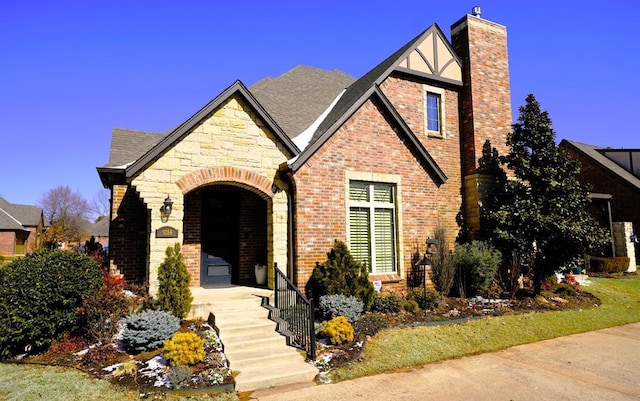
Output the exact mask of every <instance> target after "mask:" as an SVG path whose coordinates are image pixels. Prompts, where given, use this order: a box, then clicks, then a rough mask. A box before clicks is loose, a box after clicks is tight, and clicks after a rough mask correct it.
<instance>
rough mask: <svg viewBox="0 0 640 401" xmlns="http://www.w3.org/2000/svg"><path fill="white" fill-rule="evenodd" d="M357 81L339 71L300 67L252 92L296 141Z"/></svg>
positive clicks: (264, 82) (266, 79)
mask: <svg viewBox="0 0 640 401" xmlns="http://www.w3.org/2000/svg"><path fill="white" fill-rule="evenodd" d="M355 80H356V79H355V78H354V77H352V76H350V75H348V74H346V73H344V72H342V71H339V70H333V71H329V70H323V69H320V68H314V67H308V66H305V65H299V66H297V67H295V68H293V69H291V70H289V71H287V72H285V73H284V74H282V75H280V76H278V77H276V78H264V79H262V80H261V81H259V82H257V83H255V84H253V85H251V86H250V87H249V90H250V91H251V93H253V95H254V96H255V97H256V99H258V101H259V102H260V104H261V105H262V106H263V107H264V108H265V110H267V112H269V114H270V115H271V117H273V119H274V120H276V122H277V123H278V125H279V126H280V127H281V128H282V130H283V131H284V132H285V133H286V134H287V135H288V136H289V137H290V138H295V137H296V136H298V135H299V134H300V133H301V132H303V131H304V130H305V129H307V128H308V127H309V126H310V125H311V124H312V123H313V122H314V121H315V119H316V118H317V117H318V116H319V115H321V114H322V112H324V111H325V110H326V109H327V107H328V106H329V105H330V104H331V102H332V101H333V100H334V99H335V97H336V96H337V95H338V94H339V93H340V92H342V91H343V90H344V89H345V88H347V87H348V86H349V85H351V84H352V83H353V82H354V81H355Z"/></svg>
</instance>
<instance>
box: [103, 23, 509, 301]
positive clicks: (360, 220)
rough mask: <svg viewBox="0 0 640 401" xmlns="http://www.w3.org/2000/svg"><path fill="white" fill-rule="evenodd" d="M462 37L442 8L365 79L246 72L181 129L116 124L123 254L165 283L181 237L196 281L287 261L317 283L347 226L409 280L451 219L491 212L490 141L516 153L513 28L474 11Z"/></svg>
mask: <svg viewBox="0 0 640 401" xmlns="http://www.w3.org/2000/svg"><path fill="white" fill-rule="evenodd" d="M451 37H452V40H451V42H449V40H448V39H447V38H446V36H445V34H444V33H443V32H442V31H441V29H440V28H439V27H438V25H436V24H434V25H432V26H431V27H429V28H428V29H426V30H425V31H423V32H422V33H420V34H419V35H417V36H416V37H415V38H413V39H412V40H411V41H409V42H408V43H406V44H405V45H403V46H402V47H400V48H399V49H398V50H397V51H396V52H395V53H393V54H392V55H391V56H389V57H388V58H387V59H385V60H384V61H382V62H381V63H380V64H378V65H377V66H375V67H374V68H373V69H372V70H371V71H369V72H368V73H366V74H365V75H364V76H363V77H361V78H359V79H355V78H353V77H350V76H349V75H347V74H345V73H343V72H340V71H338V70H333V71H326V70H320V69H317V68H312V67H307V66H298V67H295V68H294V69H292V70H290V71H288V72H286V73H284V74H283V75H281V76H279V77H277V78H265V79H263V80H262V81H260V82H258V83H256V84H255V85H253V86H251V87H248V88H247V87H246V86H245V85H244V84H243V83H242V82H240V81H236V82H235V83H233V84H232V85H231V86H229V87H228V88H227V89H225V90H224V91H223V92H222V93H220V94H219V95H218V96H217V97H215V98H214V99H213V100H212V101H211V102H210V103H208V104H207V105H205V106H204V107H203V108H202V109H200V110H199V111H197V112H196V113H195V114H194V115H193V116H192V117H190V118H189V119H187V120H186V121H185V122H183V123H182V124H180V125H178V126H177V128H174V129H172V130H171V131H169V132H165V133H160V134H154V133H149V132H144V131H132V130H124V129H114V130H113V133H112V138H111V151H110V154H109V162H108V163H107V164H106V165H105V166H103V167H99V168H98V173H99V175H100V178H101V180H102V183H103V185H104V186H105V188H109V189H110V190H111V198H112V211H111V213H112V214H111V224H110V232H109V240H110V247H109V249H110V262H111V266H112V269H113V270H114V271H116V270H117V271H120V272H121V273H122V274H123V275H124V277H125V278H126V279H127V280H129V281H145V280H148V281H149V283H150V291H151V292H152V293H154V292H155V291H156V289H157V285H158V281H157V268H158V265H160V263H161V262H162V261H163V259H164V257H165V250H166V248H167V247H168V246H170V245H173V244H175V243H176V242H177V243H180V244H181V246H182V252H183V254H184V259H185V263H186V264H187V267H188V269H189V272H190V274H191V285H192V286H200V285H202V286H207V285H210V284H214V283H218V282H220V277H218V276H220V275H226V274H227V272H228V273H229V276H228V277H227V279H228V280H229V281H230V282H231V283H233V284H239V285H251V284H255V278H254V265H256V264H266V265H267V266H268V267H269V283H270V285H272V283H273V274H274V273H273V266H274V265H277V266H278V268H279V269H280V270H282V271H283V272H284V273H285V274H287V276H288V277H289V278H290V279H291V280H292V281H293V282H294V283H295V284H296V285H298V286H299V287H304V285H305V283H306V282H307V280H308V279H309V277H310V275H311V273H312V271H313V269H314V267H315V265H316V262H320V263H322V262H323V261H325V260H326V254H327V252H328V251H329V250H330V249H331V247H332V245H333V243H334V241H335V240H342V241H345V242H346V243H347V244H348V245H349V247H350V250H351V252H352V253H353V255H354V256H355V257H356V258H357V259H358V260H360V261H362V262H364V263H366V265H367V267H368V268H369V271H370V279H371V280H372V281H373V280H375V281H380V282H381V283H382V286H383V288H395V289H404V288H406V280H407V277H408V275H409V273H410V272H411V271H412V269H414V265H415V261H416V253H422V252H424V248H425V241H426V239H427V238H429V237H433V235H434V232H435V230H436V228H437V227H443V228H445V229H446V230H447V235H448V236H449V240H450V243H453V240H454V239H455V237H456V236H457V235H458V233H459V230H460V229H461V226H460V222H461V221H465V222H466V224H467V225H468V226H469V227H470V228H472V229H477V228H478V202H479V193H481V192H482V188H481V187H482V185H483V182H485V181H484V180H483V179H482V176H481V175H480V174H478V172H477V167H478V166H477V160H478V159H479V158H480V157H481V152H482V145H483V144H484V143H485V141H487V140H489V141H490V142H491V143H492V145H493V146H495V147H497V148H498V150H499V152H500V153H501V154H505V153H506V145H505V142H506V136H507V133H508V132H509V131H510V130H511V123H512V121H511V95H510V87H509V67H508V57H507V41H506V28H505V27H503V26H501V25H498V24H495V23H493V22H490V21H487V20H484V19H481V18H480V17H478V16H472V15H466V16H465V17H463V18H462V19H460V20H459V21H458V22H456V23H455V24H454V25H453V26H452V27H451ZM165 200H166V204H167V205H169V204H170V205H171V206H172V208H171V210H170V213H167V211H169V210H168V209H166V208H165V207H164V205H165ZM227 269H228V270H227ZM222 281H223V282H224V280H222Z"/></svg>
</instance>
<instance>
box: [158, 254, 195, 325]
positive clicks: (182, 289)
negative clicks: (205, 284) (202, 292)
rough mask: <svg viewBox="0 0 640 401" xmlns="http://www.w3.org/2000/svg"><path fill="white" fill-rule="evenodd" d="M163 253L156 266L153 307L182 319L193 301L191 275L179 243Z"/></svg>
mask: <svg viewBox="0 0 640 401" xmlns="http://www.w3.org/2000/svg"><path fill="white" fill-rule="evenodd" d="M165 255H166V257H165V259H164V261H163V262H162V263H161V264H160V266H159V267H158V281H159V285H158V297H157V299H156V300H155V302H154V307H155V308H156V309H160V310H164V311H167V312H171V313H172V314H173V315H174V316H177V317H179V318H181V319H184V318H185V317H186V316H187V314H188V313H189V311H190V310H191V302H192V301H193V295H191V290H190V289H189V281H190V280H191V276H190V275H189V272H188V271H187V266H186V265H185V264H184V258H183V256H182V253H181V252H180V244H178V243H176V244H175V245H174V246H173V247H170V246H169V247H167V250H166V252H165Z"/></svg>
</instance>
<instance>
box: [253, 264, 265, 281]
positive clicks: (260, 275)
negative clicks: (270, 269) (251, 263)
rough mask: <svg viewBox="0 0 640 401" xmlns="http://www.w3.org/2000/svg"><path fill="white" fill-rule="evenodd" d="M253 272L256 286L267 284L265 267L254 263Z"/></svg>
mask: <svg viewBox="0 0 640 401" xmlns="http://www.w3.org/2000/svg"><path fill="white" fill-rule="evenodd" d="M255 272H256V284H258V285H265V284H266V283H267V265H261V264H260V263H256V266H255Z"/></svg>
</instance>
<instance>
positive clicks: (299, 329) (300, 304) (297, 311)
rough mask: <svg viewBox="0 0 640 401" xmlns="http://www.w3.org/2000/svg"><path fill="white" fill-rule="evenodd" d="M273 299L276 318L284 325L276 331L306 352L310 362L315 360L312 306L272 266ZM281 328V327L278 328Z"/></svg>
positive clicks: (291, 283)
mask: <svg viewBox="0 0 640 401" xmlns="http://www.w3.org/2000/svg"><path fill="white" fill-rule="evenodd" d="M274 271H275V285H274V292H275V293H274V299H275V311H276V314H277V317H278V318H279V319H280V320H281V321H282V322H283V323H284V324H282V325H279V327H278V331H279V332H280V333H282V334H283V335H285V336H287V342H288V344H289V345H291V346H294V347H296V348H300V349H303V350H305V351H306V353H307V357H308V358H309V359H311V360H312V361H315V359H316V336H315V330H314V324H313V306H312V305H311V302H310V301H309V300H308V299H307V298H306V297H305V296H304V295H303V294H302V292H300V290H299V289H298V287H296V286H295V284H293V282H291V280H289V278H288V277H287V276H285V275H284V273H282V272H281V271H280V269H278V266H277V265H276V266H274ZM280 326H282V327H280Z"/></svg>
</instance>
